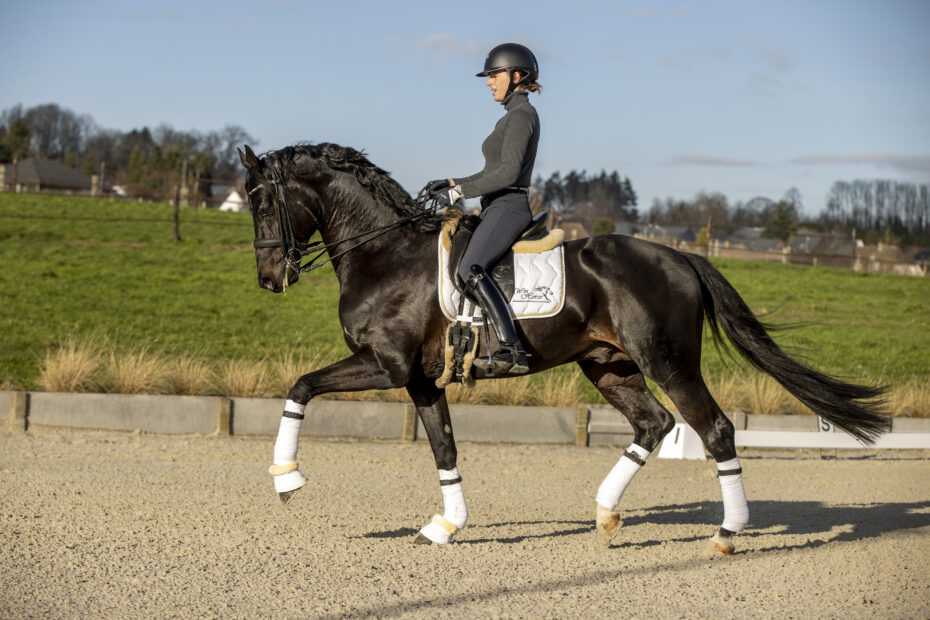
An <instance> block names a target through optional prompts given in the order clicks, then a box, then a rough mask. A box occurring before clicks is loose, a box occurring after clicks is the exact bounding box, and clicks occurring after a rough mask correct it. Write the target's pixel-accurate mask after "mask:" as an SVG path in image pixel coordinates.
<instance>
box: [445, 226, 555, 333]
mask: <svg viewBox="0 0 930 620" xmlns="http://www.w3.org/2000/svg"><path fill="white" fill-rule="evenodd" d="M550 235H555V238H556V240H557V241H556V243H555V247H553V248H552V249H549V250H545V251H542V252H533V251H532V248H533V245H532V244H535V243H537V242H523V244H524V245H523V248H521V243H517V244H516V245H515V246H514V254H513V268H514V292H513V298H512V299H511V300H510V311H511V313H512V314H513V316H514V317H515V318H517V319H545V318H548V317H551V316H555V315H556V314H558V313H559V312H561V311H562V307H563V306H564V305H565V255H564V253H563V252H562V244H561V240H562V238H563V237H564V232H563V231H561V230H554V231H552V233H550ZM442 238H443V235H439V287H438V288H439V305H440V306H441V307H442V313H443V314H444V315H445V316H446V318H447V319H449V320H450V321H454V320H455V319H456V316H457V315H458V309H459V301H460V300H461V297H462V296H461V294H460V293H459V292H458V290H456V288H455V286H454V285H453V284H452V279H451V278H450V277H449V249H448V248H447V246H446V245H445V244H443V240H442ZM466 305H470V304H466ZM469 314H473V315H474V316H481V309H480V308H475V310H474V312H471V313H469Z"/></svg>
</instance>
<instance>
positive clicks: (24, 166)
mask: <svg viewBox="0 0 930 620" xmlns="http://www.w3.org/2000/svg"><path fill="white" fill-rule="evenodd" d="M14 177H15V180H14ZM14 183H15V185H16V187H14ZM0 188H2V189H3V190H5V191H25V192H40V191H55V192H69V193H74V192H90V190H91V179H90V177H89V176H87V175H86V174H84V173H83V172H80V171H79V170H75V169H74V168H69V167H68V166H66V165H64V164H63V163H61V162H58V161H54V160H51V159H41V158H38V157H27V158H26V159H23V160H22V161H20V162H19V164H16V165H14V164H2V165H0Z"/></svg>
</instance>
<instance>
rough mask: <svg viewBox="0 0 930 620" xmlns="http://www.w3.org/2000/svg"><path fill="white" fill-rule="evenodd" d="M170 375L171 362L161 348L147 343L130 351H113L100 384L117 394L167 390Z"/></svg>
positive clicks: (161, 392)
mask: <svg viewBox="0 0 930 620" xmlns="http://www.w3.org/2000/svg"><path fill="white" fill-rule="evenodd" d="M170 375H171V365H170V364H169V362H168V360H167V359H165V356H164V353H163V352H162V351H150V350H149V349H148V348H146V347H141V348H138V349H135V350H132V351H129V352H128V353H119V352H116V351H111V352H110V354H109V355H108V356H107V361H106V364H105V367H104V378H103V381H102V386H101V387H103V389H104V391H106V392H113V393H116V394H164V393H166V392H168V385H169V377H170Z"/></svg>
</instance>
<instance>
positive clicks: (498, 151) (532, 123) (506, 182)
mask: <svg viewBox="0 0 930 620" xmlns="http://www.w3.org/2000/svg"><path fill="white" fill-rule="evenodd" d="M528 95H529V93H528V92H527V91H521V90H517V91H514V92H512V93H510V94H509V95H507V98H506V99H504V100H503V101H502V102H501V103H502V104H503V106H504V109H506V110H507V112H506V113H505V114H504V116H503V117H501V119H500V120H499V121H497V125H495V126H494V131H492V132H491V135H489V136H488V137H487V139H486V140H485V141H484V143H483V144H482V145H481V152H482V153H483V154H484V170H482V171H481V172H479V173H477V174H473V175H471V176H468V177H462V178H459V179H452V180H453V181H455V184H456V185H461V186H462V192H463V195H464V197H465V198H475V197H476V196H483V195H485V194H490V193H491V192H496V191H498V190H501V189H504V188H505V187H511V186H520V187H529V185H530V183H531V182H532V177H533V164H535V163H536V147H537V145H538V144H539V117H538V116H537V115H536V108H534V107H533V106H532V104H530V102H529V98H528Z"/></svg>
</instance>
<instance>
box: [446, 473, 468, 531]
mask: <svg viewBox="0 0 930 620" xmlns="http://www.w3.org/2000/svg"><path fill="white" fill-rule="evenodd" d="M439 480H440V482H442V481H444V480H458V481H459V482H456V483H455V484H447V485H442V486H441V487H440V488H441V489H442V503H443V507H444V511H443V514H442V516H443V517H445V519H446V520H447V521H449V522H450V523H452V524H453V525H454V526H455V527H457V528H458V529H462V528H463V527H465V522H466V521H467V520H468V508H467V507H466V506H465V491H464V490H463V489H462V482H461V480H462V479H461V477H460V476H459V470H458V468H453V469H448V470H447V469H440V470H439Z"/></svg>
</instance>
